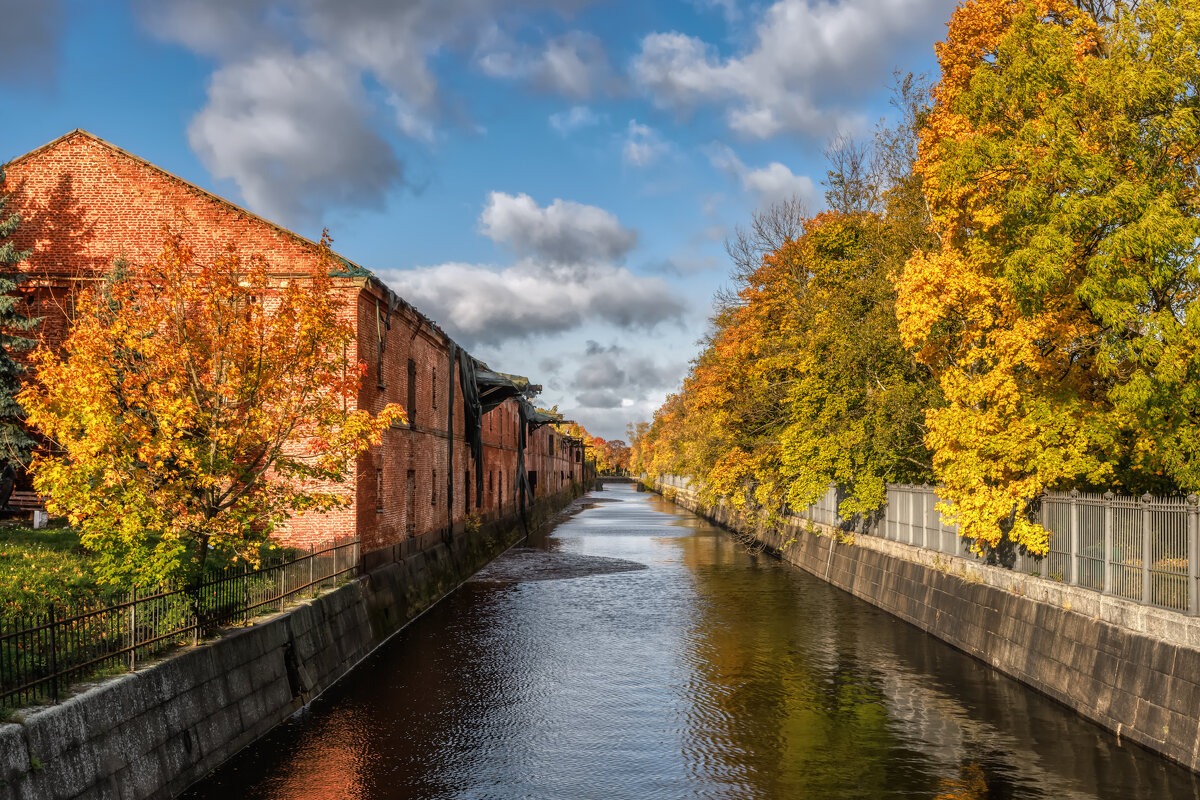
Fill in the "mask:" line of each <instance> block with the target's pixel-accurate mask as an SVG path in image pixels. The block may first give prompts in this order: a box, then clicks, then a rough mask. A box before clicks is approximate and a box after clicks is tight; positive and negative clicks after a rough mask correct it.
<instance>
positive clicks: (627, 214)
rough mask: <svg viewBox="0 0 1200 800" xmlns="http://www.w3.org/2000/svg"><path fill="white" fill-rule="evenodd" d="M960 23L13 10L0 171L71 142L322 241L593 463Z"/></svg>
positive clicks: (771, 13)
mask: <svg viewBox="0 0 1200 800" xmlns="http://www.w3.org/2000/svg"><path fill="white" fill-rule="evenodd" d="M953 6H954V3H953V0H840V2H833V1H832V0H775V2H745V1H744V0H679V1H678V2H644V1H643V2H624V1H619V2H600V1H599V0H596V1H594V2H593V1H590V0H131V2H108V1H107V0H105V1H104V2H101V1H100V0H81V1H79V2H72V1H69V0H0V21H2V22H0V25H2V26H3V28H4V30H5V33H6V35H5V40H6V41H5V45H6V49H5V52H4V53H2V54H0V108H3V109H4V113H3V118H4V123H3V124H2V125H0V161H3V160H7V159H9V158H12V157H15V156H17V155H20V154H21V153H24V152H27V151H28V150H31V149H33V148H35V147H37V146H39V145H41V144H44V143H45V142H48V141H50V140H52V139H54V138H56V137H58V136H60V135H62V134H63V133H66V132H67V131H69V130H71V129H74V128H85V129H87V130H89V131H91V132H92V133H95V134H96V135H98V136H101V137H102V138H105V139H107V140H109V141H111V142H113V143H114V144H116V145H118V146H120V147H122V148H125V149H126V150H129V151H131V152H133V153H136V154H137V155H139V156H141V157H143V158H145V159H147V160H149V161H151V162H154V163H156V164H158V165H159V166H161V167H163V168H165V169H167V170H170V171H171V172H174V173H176V174H178V175H180V176H181V177H184V178H186V179H187V180H190V181H192V182H194V183H196V184H198V185H200V186H202V187H205V188H207V189H209V190H211V191H214V192H216V193H218V194H220V195H223V196H225V197H228V198H230V199H231V200H233V201H235V202H238V203H240V204H243V205H245V206H247V207H249V208H250V209H251V210H253V211H256V212H257V213H260V214H262V215H264V216H266V217H268V218H270V219H272V220H274V221H276V222H279V223H280V224H283V225H286V226H288V227H290V228H292V229H293V230H296V231H297V232H299V233H302V234H304V235H306V236H310V237H313V238H315V237H317V236H318V235H319V234H320V231H321V228H322V227H325V226H327V227H328V228H329V229H330V231H331V233H332V234H333V236H334V238H335V247H336V248H337V249H338V251H339V252H341V253H342V254H343V255H345V256H347V257H348V258H351V259H353V260H354V261H357V262H358V263H361V264H363V265H364V266H366V267H368V268H370V269H372V270H374V271H375V272H376V273H377V274H379V275H380V276H381V277H382V278H383V279H384V280H385V281H386V282H387V283H388V284H389V285H390V286H391V287H392V288H393V289H395V290H396V291H397V292H399V293H400V294H402V295H403V296H405V297H406V298H408V299H409V300H410V301H412V302H414V303H415V304H416V305H417V306H418V307H419V308H421V309H422V310H423V311H424V312H425V313H426V314H427V315H429V316H430V317H432V318H433V319H435V320H436V321H437V322H438V323H439V324H440V325H441V326H442V327H443V328H445V329H446V330H447V331H448V332H449V333H450V334H451V335H452V336H454V337H455V338H456V339H457V340H458V341H459V342H460V343H461V344H463V345H465V346H466V347H468V348H469V349H470V350H471V352H472V353H474V354H475V355H476V356H477V357H479V358H482V359H483V360H485V361H487V362H489V364H491V366H493V367H494V368H497V369H501V370H504V371H506V372H517V373H522V374H526V375H529V376H530V377H531V378H532V379H533V380H534V381H535V382H540V383H541V384H543V386H544V387H545V388H544V392H543V395H542V398H541V400H540V404H541V405H544V406H547V407H548V406H551V405H555V404H557V405H558V407H559V409H560V410H561V411H564V412H565V413H566V414H567V415H568V417H570V418H574V419H576V420H578V421H579V422H580V423H582V424H583V425H584V426H585V427H587V428H588V429H589V430H591V431H592V432H593V433H597V434H599V435H602V436H605V437H606V438H616V437H619V438H623V437H624V430H625V426H626V423H627V422H631V421H637V420H644V419H648V418H649V417H650V414H651V413H652V411H653V409H654V408H655V407H657V405H658V404H659V403H660V402H661V401H662V399H663V397H664V396H665V394H666V393H667V392H669V391H672V390H674V389H675V388H677V387H678V385H679V382H680V380H681V379H682V377H683V375H684V373H685V372H686V369H687V364H688V361H689V360H690V359H691V358H692V357H693V356H694V355H695V353H696V350H697V345H696V342H697V340H698V339H699V338H700V337H701V336H702V335H703V334H704V330H705V327H706V321H707V318H708V316H709V313H710V310H711V297H712V295H713V293H714V292H715V291H716V290H717V289H718V288H720V287H721V286H722V285H724V284H725V283H726V279H727V274H728V263H727V259H726V256H725V254H724V247H723V241H724V239H725V238H726V237H728V236H730V235H731V234H732V233H733V229H734V227H735V226H737V225H743V224H745V223H746V222H748V221H749V219H750V215H751V213H752V212H753V211H754V209H756V208H763V207H765V206H767V205H769V204H770V203H771V202H773V201H776V200H780V199H787V198H789V197H791V196H793V195H797V196H799V197H801V199H803V200H805V201H806V202H807V204H808V206H809V208H810V209H811V210H812V211H813V212H814V213H815V212H816V211H819V210H820V209H821V207H822V205H823V199H822V188H821V185H820V182H821V179H822V176H823V175H824V172H825V166H824V163H823V158H822V155H821V154H822V152H823V151H824V150H825V148H826V146H827V145H828V143H829V141H830V140H831V139H832V138H833V137H834V136H836V135H839V134H840V135H845V136H852V137H865V136H869V135H870V132H871V130H872V129H873V127H874V125H875V123H876V122H877V121H878V120H879V119H880V118H882V117H885V116H886V115H887V114H888V111H889V107H888V102H887V101H888V96H889V91H890V86H891V84H892V74H893V71H894V70H901V71H915V72H927V73H931V74H932V73H933V72H934V71H935V68H936V64H935V62H934V58H933V45H934V43H935V42H936V41H937V40H938V39H940V38H941V37H942V35H943V33H944V31H945V22H946V20H947V19H948V18H949V15H950V12H951V11H952V10H953Z"/></svg>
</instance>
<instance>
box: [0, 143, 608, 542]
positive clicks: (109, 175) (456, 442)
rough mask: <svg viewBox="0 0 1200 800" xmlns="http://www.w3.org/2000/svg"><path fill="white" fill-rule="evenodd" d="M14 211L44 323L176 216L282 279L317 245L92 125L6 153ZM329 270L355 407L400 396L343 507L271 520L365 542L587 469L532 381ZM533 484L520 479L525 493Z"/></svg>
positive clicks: (136, 255) (441, 523)
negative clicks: (497, 368)
mask: <svg viewBox="0 0 1200 800" xmlns="http://www.w3.org/2000/svg"><path fill="white" fill-rule="evenodd" d="M5 169H6V172H7V181H6V183H5V186H4V187H3V188H4V191H5V192H6V193H7V194H8V196H9V201H8V204H7V205H6V210H12V211H16V212H18V213H20V214H21V218H22V222H21V225H20V227H19V228H18V230H17V232H16V234H15V235H14V236H13V237H12V238H13V240H14V243H15V244H16V247H17V248H18V250H24V249H29V250H30V251H31V254H30V256H29V257H28V258H27V259H26V260H25V261H24V262H22V263H21V264H20V269H21V270H22V271H24V272H26V273H28V275H29V279H28V280H27V282H26V283H24V284H23V285H22V290H23V291H24V292H25V293H26V300H27V302H28V304H29V311H30V313H31V315H34V316H39V317H41V318H42V320H43V321H42V324H41V326H40V329H39V336H40V337H41V338H42V340H43V341H44V342H45V343H47V344H49V345H51V346H53V345H54V344H55V343H57V342H61V341H62V340H63V338H64V337H65V335H66V331H67V328H68V325H69V320H70V315H71V303H72V298H73V296H74V295H75V294H76V293H77V292H80V291H87V290H88V287H89V286H91V285H92V284H94V282H95V281H97V280H99V279H101V278H102V277H103V276H104V275H105V273H106V272H107V271H108V270H109V269H110V268H111V266H112V264H113V263H114V262H115V261H116V260H118V259H124V260H126V261H128V262H131V263H135V264H136V263H149V262H151V261H153V260H154V259H156V258H157V257H158V255H159V254H160V253H161V251H162V249H163V243H164V240H165V235H166V231H168V230H174V231H181V232H183V235H184V236H185V238H186V240H187V241H188V243H189V245H190V246H191V247H192V248H193V249H194V251H195V254H196V258H197V261H198V262H200V263H204V262H206V261H208V260H211V259H212V258H214V257H215V256H217V255H218V254H219V253H221V252H223V251H224V250H225V249H226V248H227V247H229V246H230V245H233V246H236V247H237V249H238V250H239V251H240V252H241V253H242V254H244V255H248V254H252V253H253V254H259V255H261V256H263V257H264V258H265V259H266V260H267V263H268V264H269V265H270V270H271V273H272V275H273V276H275V277H277V278H278V279H280V280H285V279H286V280H291V279H297V278H301V277H303V276H304V275H305V274H307V273H308V272H311V268H312V266H313V265H314V264H315V263H316V259H317V257H318V245H317V244H316V243H315V242H313V241H311V240H309V239H306V238H304V237H302V236H299V235H298V234H295V233H293V232H291V231H289V230H287V229H285V228H283V227H281V226H278V225H275V224H274V223H271V222H269V221H267V220H265V219H263V218H261V217H258V216H257V215H255V214H252V213H250V212H249V211H246V210H245V209H242V208H240V207H238V206H236V205H235V204H233V203H230V202H229V201H227V200H224V199H222V198H220V197H218V196H216V195H214V194H212V193H210V192H207V191H205V190H203V189H201V188H199V187H197V186H195V185H193V184H190V183H188V182H187V181H184V180H183V179H181V178H178V177H176V176H174V175H172V174H170V173H168V172H166V171H165V170H162V169H160V168H159V167H156V166H154V165H153V164H150V163H149V162H147V161H144V160H143V159H140V158H138V157H136V156H134V155H132V154H130V153H127V152H125V151H124V150H121V149H120V148H119V147H116V146H114V145H112V144H109V143H108V142H105V141H104V140H102V139H99V138H98V137H96V136H93V135H92V134H90V133H87V132H86V131H81V130H76V131H72V132H71V133H68V134H67V135H65V136H63V137H61V138H59V139H56V140H55V141H53V142H50V143H49V144H46V145H44V146H42V147H40V148H38V149H36V150H33V151H31V152H29V153H26V154H25V155H22V156H19V157H17V158H15V159H13V160H12V161H10V162H8V164H7V165H6V167H5ZM341 266H342V267H344V268H340V269H339V270H338V271H337V272H335V273H334V276H335V287H336V291H337V292H338V294H339V296H340V297H341V301H342V313H343V314H344V318H345V319H346V320H348V321H350V322H352V323H353V325H354V328H355V332H356V342H357V352H356V353H354V354H350V355H352V356H353V358H355V359H356V360H357V361H358V362H360V363H362V364H364V365H365V366H366V369H365V374H364V378H363V383H362V387H361V389H360V391H359V394H358V407H359V408H361V409H365V410H368V411H371V412H372V413H377V412H378V411H380V410H381V409H382V408H383V407H384V406H385V405H386V404H388V403H397V404H399V405H401V406H403V407H404V408H405V410H406V412H407V414H408V417H409V424H407V425H393V426H391V427H390V428H389V429H388V430H386V431H385V432H384V437H383V441H382V444H381V445H379V446H377V447H372V448H371V449H370V450H369V451H368V452H366V453H364V454H363V455H362V456H361V457H360V458H359V463H358V469H357V474H356V475H355V476H353V478H352V480H350V481H349V482H348V483H347V484H346V485H345V486H343V487H338V488H339V489H340V490H342V491H344V492H345V494H346V495H347V496H348V497H349V498H350V499H351V502H350V505H349V506H348V507H347V508H346V509H344V510H342V511H337V512H333V513H326V514H306V515H301V516H299V517H296V518H293V519H292V520H290V521H289V522H288V524H287V525H286V526H285V527H284V528H282V529H281V530H279V531H278V532H277V536H278V538H280V539H281V540H283V541H284V542H286V543H288V544H295V545H309V544H316V543H319V542H324V541H328V540H330V539H333V538H336V537H342V536H347V535H356V536H359V537H361V539H362V549H363V550H364V551H370V550H373V549H378V548H383V547H390V546H392V545H395V544H397V543H400V542H402V541H403V540H404V539H406V538H411V537H415V536H421V535H425V534H430V533H436V532H442V533H447V532H450V531H453V530H454V529H456V528H462V527H464V526H465V525H466V524H467V523H468V521H469V520H471V521H474V520H476V519H477V520H479V521H487V520H494V519H498V518H502V517H506V516H510V515H515V514H516V513H517V512H518V509H519V508H520V507H522V504H523V503H525V502H529V501H530V500H532V499H534V498H537V497H542V496H545V495H548V494H554V493H557V492H559V491H562V490H565V489H567V488H569V487H570V485H571V484H572V483H576V484H578V483H582V482H583V481H584V479H585V474H584V471H585V469H586V465H585V464H584V462H583V461H582V443H580V442H579V441H578V440H575V439H572V438H571V437H567V436H563V435H562V434H560V433H558V432H557V431H556V430H554V428H553V426H552V425H551V424H548V423H550V422H552V420H551V419H550V418H548V417H547V416H546V415H543V414H540V413H539V412H537V411H536V410H535V409H534V408H533V407H532V405H531V404H530V403H529V401H528V398H527V397H526V396H525V395H526V394H528V393H529V392H528V382H527V381H524V380H523V379H519V378H516V377H515V376H507V375H503V374H500V373H495V372H493V371H491V370H490V369H488V368H487V365H484V364H482V363H480V362H478V361H476V360H475V359H473V358H471V356H470V355H469V354H468V353H466V352H465V351H463V350H462V348H460V347H458V345H457V344H456V343H455V342H454V341H453V340H452V339H451V338H450V337H449V336H447V335H446V333H445V332H444V331H442V330H441V329H440V328H439V327H438V326H437V325H436V324H435V323H434V322H433V321H431V320H430V319H428V318H427V317H425V316H424V315H422V314H421V313H420V312H419V311H418V310H417V309H416V308H414V307H412V306H411V305H410V304H409V303H407V302H405V301H404V300H403V299H402V298H400V297H398V296H397V295H396V294H395V293H394V292H392V291H391V290H390V289H389V288H388V287H387V286H386V285H384V284H383V282H382V281H380V280H379V279H378V278H377V277H376V276H375V275H374V274H372V273H371V272H370V271H369V270H367V269H364V268H363V267H361V266H358V265H356V264H353V263H351V262H349V261H345V260H343V263H342V265H341ZM522 490H524V491H523V492H522V493H521V494H519V492H521V491H522Z"/></svg>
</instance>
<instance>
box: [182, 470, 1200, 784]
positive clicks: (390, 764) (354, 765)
mask: <svg viewBox="0 0 1200 800" xmlns="http://www.w3.org/2000/svg"><path fill="white" fill-rule="evenodd" d="M574 510H575V513H573V514H572V515H571V516H569V517H567V518H566V519H564V520H563V521H562V522H560V523H559V524H558V525H557V526H556V527H555V528H553V529H552V530H551V531H550V532H549V533H547V534H543V535H542V536H540V537H539V538H538V539H537V540H535V541H532V542H530V543H528V545H529V546H526V547H519V548H515V549H513V550H511V551H509V553H507V554H506V555H504V556H502V557H501V558H500V559H499V560H497V561H496V562H494V563H493V564H492V565H491V566H489V567H488V568H487V569H485V570H484V571H483V572H481V573H480V574H478V575H476V576H475V577H474V578H473V579H472V580H471V581H469V582H468V583H466V584H464V585H463V586H462V587H461V588H460V589H458V591H456V592H455V593H453V594H452V595H450V596H449V597H447V598H446V599H445V600H443V601H442V602H441V603H439V604H438V605H436V606H434V607H433V608H432V609H431V610H430V611H428V612H427V613H426V614H425V615H424V616H422V617H420V618H419V619H417V620H415V621H414V622H413V623H412V624H410V625H409V626H408V627H407V628H406V629H404V630H403V631H402V632H401V633H399V634H398V635H397V636H395V637H394V638H393V639H392V640H391V641H389V642H388V643H387V644H386V645H385V646H384V647H382V648H380V649H379V650H378V651H376V653H375V654H374V655H372V656H371V657H370V658H369V659H368V660H367V661H366V662H364V664H362V665H361V666H360V667H358V669H357V670H355V672H354V673H352V675H351V676H349V678H347V679H346V680H343V681H342V682H341V683H340V684H338V685H337V686H335V687H334V688H333V689H331V690H330V691H328V692H326V693H325V694H324V695H322V696H321V697H319V698H317V699H316V700H315V701H314V702H313V703H312V704H311V705H310V706H309V707H308V708H306V709H305V710H303V711H302V712H300V713H299V714H298V715H296V716H295V717H294V718H293V719H292V720H291V721H289V722H288V723H287V724H285V725H283V726H281V727H279V728H277V729H276V730H275V731H274V732H273V733H272V734H270V735H269V736H267V737H266V738H265V739H263V740H261V741H259V742H258V743H257V744H255V745H254V746H252V747H250V748H249V749H247V750H245V751H243V752H242V753H241V754H239V755H238V756H237V757H235V758H234V759H233V760H232V761H230V762H229V763H227V764H226V765H225V766H224V767H223V768H221V769H220V770H218V771H217V772H216V773H214V774H213V775H211V776H209V777H208V778H207V779H206V780H205V781H204V782H202V783H200V784H198V785H197V786H195V787H194V788H193V790H192V792H191V793H190V794H189V795H187V796H188V797H193V798H218V799H219V800H232V799H233V798H272V800H325V798H329V799H330V800H333V799H334V798H339V799H340V798H351V799H352V800H359V799H361V798H498V799H505V800H506V799H507V798H538V799H541V798H546V799H547V800H560V799H563V800H574V799H575V798H579V799H580V800H584V799H586V798H597V799H598V800H599V799H603V800H615V799H616V798H631V799H634V798H636V799H637V800H646V799H649V798H691V797H698V798H730V799H733V798H737V799H738V800H740V799H741V798H796V799H797V800H810V799H811V800H824V799H825V798H929V799H930V800H983V799H984V798H989V799H995V800H1000V799H1002V798H1003V799H1007V798H1080V799H1082V798H1112V799H1113V800H1131V798H1197V797H1200V790H1198V789H1197V782H1196V780H1195V779H1194V777H1193V776H1192V775H1191V773H1189V772H1187V771H1186V770H1184V769H1182V768H1179V767H1176V766H1174V765H1171V764H1169V763H1167V762H1165V761H1164V760H1162V759H1160V758H1158V757H1157V756H1154V755H1153V754H1151V753H1149V752H1147V751H1144V750H1142V749H1140V748H1138V747H1137V746H1135V745H1131V744H1129V743H1122V742H1120V741H1119V740H1118V739H1117V738H1116V737H1114V736H1112V735H1111V734H1108V733H1106V732H1104V731H1103V730H1101V729H1100V728H1098V727H1095V726H1093V725H1091V724H1089V723H1088V722H1085V721H1084V720H1082V719H1081V718H1079V717H1077V716H1076V715H1074V714H1073V713H1071V712H1069V711H1067V710H1066V709H1065V708H1063V707H1061V706H1059V705H1057V704H1056V703H1054V702H1053V701H1051V700H1048V699H1047V698H1045V697H1043V696H1041V695H1038V694H1036V693H1034V692H1032V691H1030V690H1028V689H1025V688H1023V687H1022V686H1020V685H1019V684H1017V683H1015V682H1013V681H1011V680H1009V679H1008V678H1005V677H1004V676H1002V675H1000V674H998V673H997V672H995V671H994V670H992V669H990V668H989V667H987V666H985V665H983V664H981V663H979V662H977V661H975V660H973V659H971V658H969V657H967V656H965V655H963V654H962V653H959V652H958V651H956V650H953V649H951V648H950V647H948V646H947V645H945V644H943V643H941V642H940V641H938V640H936V639H934V638H932V637H930V636H928V635H926V634H924V633H922V632H920V631H918V630H917V629H915V628H913V627H910V626H908V625H906V624H904V623H902V622H900V621H898V620H896V619H894V618H892V617H889V616H888V615H886V614H884V613H882V612H880V611H878V610H876V609H875V608H873V607H872V606H870V605H867V604H866V603H863V602H862V601H860V600H858V599H856V598H853V597H851V596H849V595H847V594H845V593H844V592H841V591H839V590H837V589H834V588H833V587H831V586H829V585H828V584H826V583H824V582H822V581H820V580H817V579H816V578H813V577H811V576H809V575H808V574H806V573H803V572H800V571H798V570H796V569H793V568H791V567H788V566H786V565H783V564H781V563H780V562H778V561H776V560H775V559H773V558H771V557H769V556H767V555H765V554H754V553H751V552H747V550H746V548H745V547H744V546H742V545H740V544H738V543H737V542H736V541H734V540H733V539H732V538H731V537H730V536H729V535H728V534H726V533H724V532H722V531H720V530H719V529H717V528H714V527H713V526H711V525H709V524H707V523H706V522H705V521H703V520H701V519H699V518H698V517H695V516H693V515H691V514H688V513H686V512H683V511H681V510H679V509H677V508H675V507H674V506H672V505H670V504H669V503H667V502H665V501H664V500H662V499H661V498H659V497H657V496H655V495H651V494H644V493H638V492H636V491H635V490H634V488H633V487H632V486H629V485H624V484H609V485H607V487H606V488H605V490H604V491H598V492H593V493H592V494H590V495H588V496H586V497H585V498H582V500H581V501H579V503H577V505H576V508H575V509H574Z"/></svg>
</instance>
